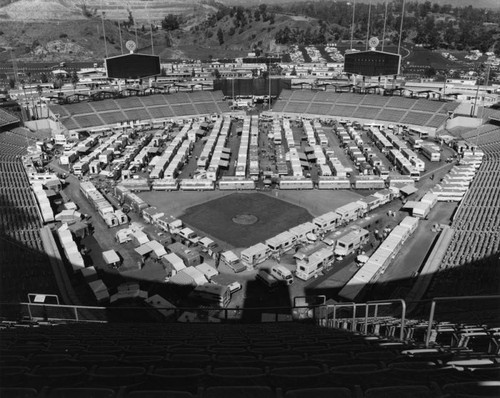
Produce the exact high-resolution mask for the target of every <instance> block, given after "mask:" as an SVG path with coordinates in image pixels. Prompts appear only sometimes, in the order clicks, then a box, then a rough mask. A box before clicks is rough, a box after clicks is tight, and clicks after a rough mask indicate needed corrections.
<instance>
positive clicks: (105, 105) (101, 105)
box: [61, 99, 120, 112]
mask: <svg viewBox="0 0 500 398" xmlns="http://www.w3.org/2000/svg"><path fill="white" fill-rule="evenodd" d="M89 105H90V106H91V107H92V109H94V112H103V111H116V110H119V109H120V107H119V106H118V104H117V103H116V102H115V100H112V99H107V100H103V101H99V102H94V103H92V102H89ZM61 108H63V107H61ZM63 109H64V108H63Z"/></svg>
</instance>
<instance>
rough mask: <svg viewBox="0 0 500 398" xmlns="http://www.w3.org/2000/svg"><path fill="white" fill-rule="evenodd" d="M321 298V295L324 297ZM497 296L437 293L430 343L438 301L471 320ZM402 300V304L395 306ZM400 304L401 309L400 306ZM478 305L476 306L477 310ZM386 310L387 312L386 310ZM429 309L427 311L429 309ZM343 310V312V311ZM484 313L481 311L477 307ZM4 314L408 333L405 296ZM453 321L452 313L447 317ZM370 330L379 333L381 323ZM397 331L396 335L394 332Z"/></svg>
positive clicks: (1, 313)
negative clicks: (389, 325) (298, 324)
mask: <svg viewBox="0 0 500 398" xmlns="http://www.w3.org/2000/svg"><path fill="white" fill-rule="evenodd" d="M321 298H322V297H321ZM487 300H489V301H492V306H493V308H495V306H496V308H497V309H498V308H500V295H489V296H462V297H437V298H434V299H432V300H431V301H426V303H429V302H430V308H429V310H428V311H429V312H428V314H429V315H428V317H426V316H425V314H423V315H422V316H421V317H420V319H427V330H426V334H425V346H426V347H429V346H430V344H431V337H432V334H433V330H434V329H437V327H438V323H437V321H436V310H437V307H438V305H437V304H438V303H440V304H443V303H453V304H454V305H452V307H451V308H450V307H448V308H447V307H446V306H440V310H442V311H444V313H446V311H448V314H447V315H445V317H446V318H448V317H449V316H450V314H459V313H460V312H461V311H464V312H465V313H466V316H467V319H470V321H471V322H473V321H474V319H472V318H471V315H470V314H471V313H473V314H475V313H476V312H477V310H472V309H471V308H472V305H473V304H474V303H478V302H479V303H480V304H481V310H483V309H487V308H488V305H487V304H486V302H485V301H487ZM394 306H398V308H397V309H396V308H394ZM399 307H401V308H400V310H399ZM473 311H476V312H473ZM381 312H383V314H381ZM425 312H427V311H425ZM339 313H340V314H339ZM478 313H479V314H480V315H483V314H482V313H481V311H478ZM0 317H2V318H3V319H9V320H16V319H17V320H20V319H26V318H29V319H31V320H45V321H56V322H57V321H69V322H101V323H104V322H124V321H130V322H134V321H135V322H137V319H139V320H142V319H145V322H148V321H151V322H164V323H173V322H223V323H224V322H226V323H239V322H241V323H245V322H250V323H262V322H293V321H307V322H309V321H313V322H315V323H316V324H318V325H320V326H323V327H328V328H339V329H344V330H349V331H351V332H360V333H363V334H369V333H370V329H369V326H370V323H372V324H377V323H379V324H382V322H381V321H383V320H387V319H391V320H392V321H396V323H393V326H396V325H397V327H399V328H400V330H399V336H398V338H399V340H401V341H403V340H404V338H405V327H406V324H407V303H406V302H405V300H403V299H394V300H375V301H368V302H366V303H354V302H347V303H336V304H328V305H324V304H323V305H318V304H317V303H314V304H310V305H296V306H293V307H256V308H240V307H229V308H179V307H176V308H171V307H170V308H168V307H165V308H158V307H92V306H77V305H57V304H45V303H30V302H27V303H0ZM446 321H449V319H446ZM479 322H481V319H479ZM374 330H376V332H375V333H374V332H373V330H372V331H371V333H374V334H376V335H378V334H379V331H378V329H377V328H374ZM394 337H396V336H394Z"/></svg>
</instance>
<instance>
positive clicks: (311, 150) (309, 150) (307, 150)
mask: <svg viewBox="0 0 500 398" xmlns="http://www.w3.org/2000/svg"><path fill="white" fill-rule="evenodd" d="M304 152H305V153H312V152H314V148H312V147H310V146H306V147H305V148H304Z"/></svg>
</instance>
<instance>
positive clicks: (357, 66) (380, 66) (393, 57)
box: [344, 51, 401, 76]
mask: <svg viewBox="0 0 500 398" xmlns="http://www.w3.org/2000/svg"><path fill="white" fill-rule="evenodd" d="M400 64H401V56H400V55H398V54H393V53H386V52H382V51H359V52H352V53H346V54H345V61H344V72H345V73H348V74H353V75H361V76H395V75H399V68H400Z"/></svg>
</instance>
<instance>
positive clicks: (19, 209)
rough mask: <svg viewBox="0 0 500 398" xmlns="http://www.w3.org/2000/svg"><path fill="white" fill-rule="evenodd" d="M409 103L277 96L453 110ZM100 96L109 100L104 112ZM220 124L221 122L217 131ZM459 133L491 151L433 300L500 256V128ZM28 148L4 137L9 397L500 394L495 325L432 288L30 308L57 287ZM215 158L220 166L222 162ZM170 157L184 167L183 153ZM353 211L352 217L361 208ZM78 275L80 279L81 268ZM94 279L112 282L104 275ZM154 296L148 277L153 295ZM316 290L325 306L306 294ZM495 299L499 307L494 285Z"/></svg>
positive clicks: (184, 101) (0, 148)
mask: <svg viewBox="0 0 500 398" xmlns="http://www.w3.org/2000/svg"><path fill="white" fill-rule="evenodd" d="M132 98H134V99H132ZM399 99H400V98H398V100H399ZM401 100H402V102H401V103H404V104H405V105H408V106H407V107H401V103H398V102H394V101H393V98H389V97H382V96H371V95H364V96H363V95H357V94H344V93H329V92H317V93H316V92H312V91H283V93H282V96H281V97H280V99H279V100H278V102H277V103H276V104H275V109H274V110H275V111H277V109H280V107H281V109H283V112H290V113H309V114H325V115H328V116H343V117H356V118H359V119H372V120H383V121H394V122H395V123H396V122H401V123H408V124H411V123H410V122H404V120H412V121H416V122H420V121H422V123H421V125H424V126H434V125H436V127H438V125H437V123H438V122H439V120H443V119H442V118H446V117H447V115H446V112H447V110H448V109H451V108H449V106H451V107H452V105H450V104H443V103H437V104H438V105H440V106H436V107H435V108H432V109H430V105H429V104H430V103H431V101H426V100H421V99H419V100H413V99H406V98H401ZM408 101H409V102H408ZM421 101H423V105H421V104H420V105H418V106H417V104H418V103H420V102H421ZM101 103H106V105H105V106H104V107H103V108H102V109H101V108H100V106H99V104H101ZM75 105H79V106H77V107H75ZM427 105H429V107H428V106H427ZM415 106H416V107H417V109H415ZM226 109H228V108H227V104H226V103H225V102H222V96H221V93H220V92H215V93H214V92H195V93H179V94H171V95H165V96H164V95H153V96H147V97H129V98H125V99H116V100H105V101H101V102H90V103H80V104H72V105H54V106H52V105H51V111H52V112H54V113H56V111H57V113H58V114H59V115H61V121H62V122H63V124H64V125H65V126H66V128H69V127H68V126H76V127H74V129H83V128H90V127H97V126H102V125H103V124H104V125H106V124H113V123H117V122H121V121H126V120H139V119H140V118H146V119H162V118H169V117H181V116H191V115H196V114H210V113H212V110H215V111H214V113H220V112H217V110H218V111H225V110H226ZM445 109H446V110H445ZM444 110H445V111H444ZM443 111H444V112H443ZM316 112H318V113H316ZM323 112H324V113H323ZM63 114H65V115H66V116H64V117H63V116H62V115H63ZM217 120H218V121H216V125H217V126H218V127H217V129H216V130H215V134H214V136H213V141H212V142H211V145H212V146H210V147H208V148H207V154H209V155H210V154H211V153H212V152H213V151H214V148H218V149H220V152H221V153H222V148H224V145H225V143H226V135H227V130H228V125H229V124H230V120H229V117H226V118H224V119H222V118H219V119H217ZM245 120H246V123H247V124H246V125H245V124H244V128H243V132H242V138H241V142H242V143H245V144H242V145H241V146H240V148H239V153H238V160H239V159H240V158H241V159H244V160H245V161H244V164H245V167H246V164H247V163H246V158H247V152H248V147H247V145H246V144H248V141H249V135H250V136H252V129H253V126H257V125H258V121H257V119H255V120H252V124H251V126H252V129H250V124H249V118H248V117H247V119H245ZM424 122H425V123H424ZM191 123H192V122H190V123H188V124H186V125H185V126H184V128H183V131H182V132H181V133H180V134H178V135H177V136H176V137H175V138H174V140H173V141H172V142H171V143H170V149H171V152H170V153H171V154H175V156H178V157H184V155H185V154H186V153H187V152H188V150H189V143H188V142H187V140H186V141H184V140H185V138H186V137H187V135H188V131H189V130H190V129H191ZM222 123H224V125H223V126H222V129H223V130H224V132H222V131H219V129H220V128H221V125H222ZM254 123H255V124H254ZM278 124H279V123H278ZM307 124H308V125H309V126H310V127H311V125H310V124H309V122H307ZM417 124H419V123H417ZM194 125H196V123H194ZM320 126H321V125H320ZM315 128H316V127H315ZM284 130H285V135H284V136H285V137H287V135H286V129H284ZM312 131H313V130H312V128H311V132H312ZM316 132H317V130H316ZM256 135H257V134H256ZM217 137H218V139H217V141H216V138H217ZM291 138H292V140H293V135H292V137H291ZM312 138H313V139H314V140H315V136H314V133H312ZM463 138H466V139H468V140H469V141H472V142H475V143H477V145H479V146H480V148H482V149H483V150H484V152H485V157H484V159H483V163H482V164H481V166H480V168H479V169H478V171H477V174H476V177H475V178H474V180H473V182H472V184H471V186H470V189H469V191H468V192H467V194H466V196H465V197H464V199H463V201H462V203H461V205H460V207H459V208H458V210H457V212H456V214H455V216H454V219H453V223H452V228H453V230H454V231H455V232H453V238H452V240H451V244H450V246H449V247H448V249H447V251H446V254H445V256H444V259H443V265H442V267H443V270H447V271H450V272H448V273H444V274H442V275H437V276H435V279H436V282H435V283H434V285H433V287H432V290H431V291H432V292H434V293H435V294H434V295H433V296H434V297H435V296H440V295H442V294H441V293H442V292H443V291H444V290H441V286H442V285H440V281H441V280H445V279H446V280H448V279H449V277H450V275H454V274H453V272H456V273H458V274H459V275H460V272H462V270H463V269H471V268H472V270H473V271H476V269H475V268H477V266H478V264H479V265H481V264H482V263H481V261H482V260H484V259H486V258H497V257H498V253H499V251H500V128H499V127H498V126H492V125H485V126H483V127H481V128H479V129H477V130H475V131H473V132H468V133H465V134H464V135H463ZM250 139H251V138H250ZM318 139H319V134H318ZM183 142H184V144H182V143H183ZM250 142H251V141H250ZM177 144H179V146H177ZM181 144H182V146H181ZM26 145H27V140H26V137H25V136H23V135H22V133H21V132H18V133H16V132H8V133H5V134H2V135H0V186H1V187H2V192H1V195H0V199H1V201H2V202H1V203H0V219H1V223H0V227H1V228H2V229H1V230H0V238H1V243H0V245H1V246H0V249H1V250H2V251H1V252H0V253H2V256H1V258H2V260H3V261H6V264H7V266H5V265H4V264H2V267H1V271H2V282H1V283H2V285H1V287H2V289H1V291H0V297H1V298H2V300H3V301H4V303H3V304H2V305H1V306H0V317H1V319H0V343H1V350H2V351H1V353H2V356H1V357H0V396H2V397H10V396H23V397H49V398H50V397H60V398H62V397H86V396H94V397H108V398H114V397H124V398H141V397H143V398H145V397H160V396H162V397H163V396H165V397H178V398H194V397H199V398H216V397H259V398H268V397H269V398H301V397H302V398H305V397H307V398H316V397H318V398H320V397H341V398H342V397H345V398H385V397H394V398H396V397H397V398H399V397H401V398H405V397H408V398H416V397H418V398H441V397H442V398H444V397H446V398H459V397H461V398H465V397H469V398H471V397H476V396H483V397H485V396H489V397H493V396H498V394H499V393H500V378H499V376H500V375H499V369H500V368H499V363H500V356H499V354H500V352H499V347H500V334H499V328H498V326H500V324H499V323H492V324H488V323H487V322H485V321H484V319H482V318H481V311H476V312H472V310H469V312H466V313H460V308H461V304H462V303H463V302H464V301H463V300H461V299H460V298H457V297H453V298H449V300H450V301H452V302H453V305H454V307H452V310H453V311H455V313H454V316H455V317H456V318H457V319H458V320H457V321H453V322H451V320H450V319H448V318H446V317H443V316H440V315H438V312H434V308H435V307H434V306H435V305H437V306H438V307H439V308H442V307H441V305H442V301H440V300H438V299H433V301H432V305H433V306H432V307H431V308H432V309H431V311H429V310H428V307H426V306H423V307H422V308H418V312H416V313H409V312H407V311H406V302H405V301H404V300H401V299H400V298H399V297H396V299H395V300H386V301H378V302H372V303H369V304H364V303H352V302H333V301H328V302H324V301H322V298H324V297H325V296H315V294H323V292H320V291H316V290H314V288H311V290H310V291H308V292H307V294H308V295H309V294H310V296H309V297H307V298H305V297H302V298H298V299H301V300H302V302H301V301H300V300H297V303H296V302H295V301H294V302H293V304H291V303H290V305H289V306H286V307H280V308H273V307H272V304H273V303H262V304H263V306H264V307H265V308H253V307H252V306H251V305H249V303H248V302H246V303H244V304H245V305H244V306H243V307H235V308H208V307H203V308H200V307H197V308H176V307H175V305H174V304H172V303H169V302H167V301H166V300H165V299H163V297H162V296H161V295H159V294H155V295H152V296H151V297H149V298H148V300H147V304H146V303H144V307H141V306H135V307H127V306H126V305H118V306H112V305H110V306H107V307H81V306H73V305H69V306H58V305H43V304H33V303H31V304H27V303H26V295H27V293H29V292H43V293H49V294H50V293H57V289H56V288H55V282H54V276H53V273H52V270H51V269H50V267H49V261H48V258H47V255H45V254H43V245H42V242H41V238H40V232H39V230H40V228H41V226H42V225H41V221H40V216H39V214H38V209H37V206H36V203H35V201H34V197H33V195H32V193H31V189H30V187H29V183H28V179H27V177H26V173H25V171H24V168H23V165H22V162H21V160H20V159H19V158H18V157H19V155H23V154H25V153H26ZM207 145H208V144H207ZM250 145H252V144H250ZM255 149H256V148H255ZM319 151H320V153H321V148H319ZM292 152H294V153H295V152H296V151H292ZM211 159H212V161H214V160H216V161H217V164H218V162H219V160H220V158H217V157H216V156H212V158H211ZM169 161H170V159H169ZM172 163H173V164H174V166H175V168H176V167H177V165H176V164H177V163H180V162H172ZM299 167H300V166H299ZM203 168H206V163H205V165H204V166H203ZM300 172H301V173H302V170H300ZM169 181H173V180H169ZM200 181H201V180H200ZM206 181H207V180H205V182H206ZM308 181H309V180H308ZM208 182H209V183H210V184H212V182H211V181H210V180H209V181H208ZM181 184H183V185H192V186H194V187H195V188H196V187H197V184H199V181H196V180H188V179H185V180H183V181H182V182H181ZM4 188H6V189H5V190H4ZM311 192H313V191H311ZM313 193H314V192H313ZM356 203H357V202H356ZM344 207H348V206H347V205H346V206H344ZM356 209H357V210H356ZM344 210H345V211H346V217H349V219H350V215H349V214H350V213H348V212H347V209H344ZM353 211H354V212H355V213H356V217H358V215H357V212H358V211H361V208H359V209H358V208H357V207H356V206H355V209H353ZM327 214H328V213H327ZM353 214H354V213H353ZM339 215H340V213H339ZM363 215H364V213H363ZM134 217H135V215H134ZM338 218H339V217H337V216H336V217H334V219H333V220H334V221H335V222H336V220H337V219H338ZM376 223H377V224H378V221H376ZM313 227H314V225H313ZM387 244H388V243H386V246H383V245H382V246H381V248H382V249H384V250H385V249H386V248H387ZM398 244H399V242H398ZM3 253H6V255H5V256H3ZM387 258H388V257H387ZM181 262H182V261H181ZM368 265H370V264H368ZM90 268H91V267H88V268H86V269H85V270H86V271H90ZM354 268H355V267H354ZM365 268H367V267H365ZM94 271H95V270H94ZM99 271H100V272H101V270H99ZM497 274H498V273H497ZM472 275H474V273H472V272H471V276H472ZM79 276H80V277H81V278H84V275H83V273H82V275H80V274H79ZM93 276H95V275H93ZM113 276H115V275H113ZM487 276H488V275H487ZM484 278H485V276H484V275H481V276H480V277H478V278H477V280H478V281H477V282H475V281H472V279H473V278H466V279H465V280H464V281H463V282H462V284H463V285H465V284H466V283H469V285H470V286H468V290H467V289H463V290H457V285H454V286H453V288H454V290H453V293H455V294H457V293H460V294H466V293H467V292H470V293H472V294H478V292H480V293H484V291H482V290H479V288H480V287H482V286H484V285H487V284H488V283H490V284H491V281H495V280H494V279H490V280H485V279H484ZM401 282H402V283H404V282H405V281H404V280H402V281H401ZM454 282H455V281H453V280H452V282H451V283H454ZM148 283H149V282H148ZM255 283H257V284H258V283H259V282H254V281H251V280H250V281H248V285H247V286H246V287H245V288H246V289H247V292H248V289H257V290H258V288H256V287H255ZM156 285H161V284H156ZM462 287H463V286H462V285H460V286H458V289H461V288H462ZM99 288H102V289H104V290H106V289H107V288H106V286H105V285H104V286H102V284H101V286H100V287H99ZM490 288H491V290H493V291H496V290H497V288H498V287H497V286H491V287H490ZM113 289H114V288H113ZM286 289H287V288H286V287H284V286H280V287H278V288H276V290H274V291H273V296H272V297H273V298H276V297H278V296H279V295H281V294H282V295H283V296H286V298H287V299H288V298H289V296H288V294H289V291H288V290H286ZM160 291H161V287H159V286H155V287H154V293H156V292H160ZM106 293H108V292H106ZM486 293H489V291H488V292H486ZM245 297H246V296H245ZM431 298H432V297H431ZM313 299H314V300H316V299H317V300H318V301H315V302H314V303H308V300H311V302H312V301H313ZM475 299H476V298H470V297H469V298H466V299H464V300H470V301H474V300H475ZM483 300H485V301H486V299H483ZM478 302H479V300H478ZM128 303H130V302H128ZM466 303H467V304H469V301H466ZM427 304H428V303H425V305H427ZM486 304H488V302H487V301H486ZM486 304H484V302H483V301H480V306H479V308H480V309H481V310H484V309H485V308H488V307H487V305H486ZM490 304H491V303H490ZM493 304H494V305H493V306H494V307H495V305H496V306H497V308H498V305H497V304H498V296H497V297H496V298H494V303H493ZM483 305H484V306H483ZM457 307H458V309H457ZM154 308H156V309H157V310H158V311H154V310H153V309H154ZM471 313H472V314H474V315H471ZM488 321H489V320H488Z"/></svg>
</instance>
